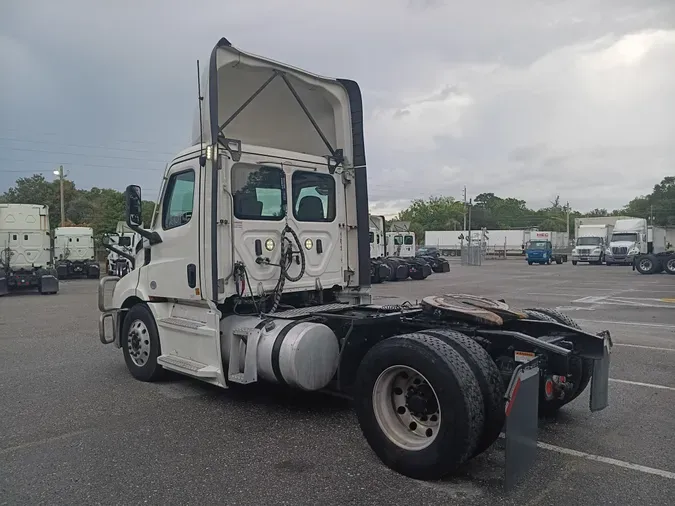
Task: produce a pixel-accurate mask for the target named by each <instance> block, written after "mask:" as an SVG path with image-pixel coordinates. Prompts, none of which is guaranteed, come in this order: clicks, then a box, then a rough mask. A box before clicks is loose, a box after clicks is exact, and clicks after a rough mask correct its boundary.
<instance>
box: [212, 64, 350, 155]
mask: <svg viewBox="0 0 675 506" xmlns="http://www.w3.org/2000/svg"><path fill="white" fill-rule="evenodd" d="M272 72H273V73H272V75H271V76H270V77H269V78H268V79H267V80H266V81H265V82H264V83H263V84H262V85H261V86H260V87H259V88H258V89H257V90H256V91H254V92H253V94H252V95H251V96H250V97H249V98H248V99H246V101H245V102H244V103H243V104H241V106H239V108H238V109H237V110H236V111H234V112H233V113H232V115H231V116H230V117H229V118H227V119H226V120H225V122H224V123H223V124H222V125H220V127H218V135H219V136H224V133H223V130H224V129H225V127H227V125H229V124H230V123H232V122H233V121H234V120H235V119H236V117H237V116H239V115H240V114H241V112H242V111H243V110H244V109H246V107H248V105H249V104H250V103H251V102H253V100H255V98H256V97H257V96H258V95H260V93H261V92H262V91H263V90H264V89H265V88H267V86H269V84H270V83H271V82H272V81H274V79H275V78H276V77H277V76H280V77H281V79H283V81H284V83H286V87H287V88H288V89H289V91H290V92H291V94H292V95H293V97H294V98H295V100H296V101H297V102H298V105H299V106H300V108H301V109H302V111H303V112H304V113H305V116H307V119H308V120H309V121H310V123H311V124H312V126H313V127H314V130H316V133H317V134H318V135H319V137H321V140H322V141H323V143H324V144H325V145H326V147H327V148H328V151H329V152H330V154H331V158H332V159H333V160H335V164H336V166H337V165H340V164H341V163H342V162H343V161H344V155H343V152H342V150H341V149H334V148H333V146H332V145H331V143H330V141H329V140H328V138H327V137H326V135H325V134H324V133H323V131H322V130H321V127H320V126H319V124H318V123H317V122H316V120H315V119H314V116H312V113H311V112H309V109H307V106H306V105H305V103H304V102H303V101H302V98H300V95H298V92H297V91H296V90H295V88H294V87H293V85H292V84H291V82H290V80H289V79H288V76H286V73H285V72H282V71H280V70H276V69H274V70H273V71H272Z"/></svg>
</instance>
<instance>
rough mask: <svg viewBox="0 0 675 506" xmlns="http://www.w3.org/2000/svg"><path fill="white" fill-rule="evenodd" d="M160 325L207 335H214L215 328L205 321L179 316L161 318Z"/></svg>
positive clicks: (158, 322)
mask: <svg viewBox="0 0 675 506" xmlns="http://www.w3.org/2000/svg"><path fill="white" fill-rule="evenodd" d="M157 325H158V326H159V327H165V328H169V329H174V330H175V329H180V330H187V331H189V332H191V333H193V334H200V335H205V336H211V335H213V329H212V328H210V327H209V326H208V325H207V324H206V323H205V322H202V321H199V320H192V319H190V318H180V317H178V316H169V317H167V318H159V319H158V320H157Z"/></svg>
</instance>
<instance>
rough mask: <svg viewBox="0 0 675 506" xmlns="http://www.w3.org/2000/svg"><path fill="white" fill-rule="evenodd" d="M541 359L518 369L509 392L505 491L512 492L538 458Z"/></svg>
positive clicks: (507, 395) (512, 378)
mask: <svg viewBox="0 0 675 506" xmlns="http://www.w3.org/2000/svg"><path fill="white" fill-rule="evenodd" d="M538 411H539V359H538V358H535V359H533V360H531V361H529V362H527V363H525V364H521V365H519V366H518V367H516V370H515V371H514V373H513V376H512V377H511V383H510V384H509V388H508V389H507V391H506V425H505V434H506V462H505V465H504V490H505V491H506V492H509V491H510V490H512V489H513V488H514V487H515V486H516V485H517V484H518V483H519V482H520V480H521V479H522V478H523V476H524V475H526V474H527V473H528V472H529V471H530V469H531V468H532V466H533V465H534V461H535V459H536V456H537V434H538V429H539V425H538V423H539V416H538Z"/></svg>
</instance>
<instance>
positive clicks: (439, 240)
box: [424, 229, 525, 256]
mask: <svg viewBox="0 0 675 506" xmlns="http://www.w3.org/2000/svg"><path fill="white" fill-rule="evenodd" d="M524 234H525V230H524V229H517V230H497V229H494V230H493V229H488V230H486V234H485V235H486V237H485V238H483V233H482V231H481V230H480V229H477V230H471V240H472V242H474V243H475V242H481V244H482V246H483V247H484V249H485V250H486V251H494V252H500V251H505V252H506V254H507V255H511V256H513V255H522V254H523V248H524V245H525V239H524ZM460 237H463V238H464V240H463V242H462V239H460ZM468 237H469V231H468V230H427V231H426V232H425V233H424V245H425V246H427V247H433V248H437V249H438V250H439V251H440V252H441V254H443V255H446V256H459V254H460V251H461V246H462V244H463V245H464V246H466V243H467V238H468Z"/></svg>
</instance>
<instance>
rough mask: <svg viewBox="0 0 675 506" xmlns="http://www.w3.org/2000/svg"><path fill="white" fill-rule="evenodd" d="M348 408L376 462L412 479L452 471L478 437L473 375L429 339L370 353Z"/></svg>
mask: <svg viewBox="0 0 675 506" xmlns="http://www.w3.org/2000/svg"><path fill="white" fill-rule="evenodd" d="M354 401H355V411H356V415H357V417H358V420H359V424H360V426H361V430H362V431H363V435H364V436H365V438H366V440H367V441H368V444H369V445H370V447H371V448H372V450H373V451H374V452H375V454H376V455H377V456H378V457H379V458H380V460H382V462H384V464H385V465H387V466H388V467H390V468H391V469H393V470H395V471H397V472H399V473H401V474H403V475H405V476H408V477H411V478H415V479H424V480H427V479H438V478H441V477H443V476H445V475H447V474H448V473H450V472H452V471H454V470H456V469H457V467H458V466H460V465H461V464H463V463H464V462H465V461H466V460H468V459H469V458H471V456H472V455H473V454H474V452H475V450H476V446H477V444H478V440H479V437H480V435H481V433H482V431H483V426H484V408H483V397H482V394H481V390H480V386H479V385H478V381H477V379H476V377H475V375H474V374H473V373H472V371H471V368H470V367H469V365H468V364H467V362H466V361H465V360H464V359H463V358H462V356H461V355H460V354H459V353H458V352H457V351H455V350H454V349H453V348H452V347H451V346H450V345H448V344H447V343H445V342H443V340H441V339H439V338H437V337H433V336H429V335H424V334H406V335H402V336H397V337H392V338H389V339H385V340H384V341H382V342H380V343H378V344H377V345H375V346H374V347H373V348H371V349H370V351H368V353H367V354H366V356H365V357H364V359H363V361H362V362H361V364H360V366H359V370H358V373H357V378H356V385H355V396H354Z"/></svg>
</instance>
